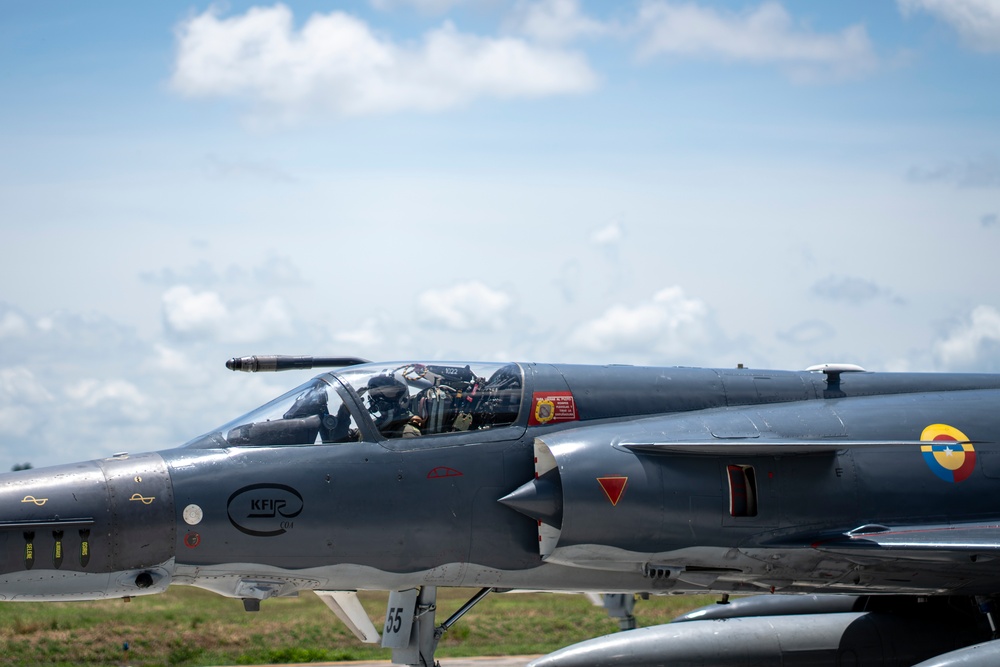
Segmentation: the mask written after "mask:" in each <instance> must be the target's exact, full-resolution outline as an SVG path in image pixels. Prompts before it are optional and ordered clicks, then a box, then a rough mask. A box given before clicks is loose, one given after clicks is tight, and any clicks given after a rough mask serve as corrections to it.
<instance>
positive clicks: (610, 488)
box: [597, 476, 628, 505]
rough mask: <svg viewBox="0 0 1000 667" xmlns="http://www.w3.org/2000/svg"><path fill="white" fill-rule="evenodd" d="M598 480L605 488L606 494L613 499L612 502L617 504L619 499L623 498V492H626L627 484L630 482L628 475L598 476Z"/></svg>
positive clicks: (609, 498)
mask: <svg viewBox="0 0 1000 667" xmlns="http://www.w3.org/2000/svg"><path fill="white" fill-rule="evenodd" d="M597 482H598V483H599V484H600V485H601V488H602V489H604V494H605V495H606V496H607V497H608V500H610V501H611V504H612V505H617V504H618V501H619V500H621V499H622V494H623V493H625V485H626V484H628V477H621V476H614V477H598V478H597Z"/></svg>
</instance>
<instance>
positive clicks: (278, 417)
mask: <svg viewBox="0 0 1000 667" xmlns="http://www.w3.org/2000/svg"><path fill="white" fill-rule="evenodd" d="M523 386H524V382H523V374H522V371H521V368H520V366H518V365H517V364H487V363H446V362H435V363H389V364H364V365H361V366H352V367H350V368H346V369H344V370H341V371H337V372H335V373H328V374H325V375H321V376H318V377H316V378H313V379H312V380H310V381H309V382H307V383H305V384H303V385H302V386H300V387H297V388H295V389H293V390H292V391H290V392H288V393H286V394H284V395H282V396H279V397H278V398H276V399H274V400H273V401H271V402H269V403H267V404H265V405H263V406H261V407H260V408H257V409H256V410H254V411H252V412H250V413H248V414H246V415H244V416H242V417H239V418H237V419H234V420H232V421H230V422H228V423H226V424H224V425H222V426H221V427H219V428H218V429H216V430H214V431H212V432H210V433H207V434H205V435H203V436H201V437H200V438H196V439H195V440H192V441H191V442H190V443H188V444H187V445H186V446H187V447H196V448H212V447H238V446H271V445H312V444H324V443H325V444H334V443H344V442H352V441H358V440H364V439H366V437H369V435H370V437H374V438H386V439H392V438H411V437H420V436H429V435H441V434H446V433H456V432H465V431H477V430H485V429H491V428H496V427H499V426H507V425H509V424H513V423H514V422H515V421H517V418H518V414H519V410H520V406H521V398H522V396H521V394H522V391H523ZM368 424H370V425H371V426H372V427H373V429H372V428H368V426H367V425H368Z"/></svg>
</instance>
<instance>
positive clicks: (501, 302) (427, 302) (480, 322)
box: [417, 281, 511, 331]
mask: <svg viewBox="0 0 1000 667" xmlns="http://www.w3.org/2000/svg"><path fill="white" fill-rule="evenodd" d="M510 304H511V298H510V296H508V295H507V294H506V293H504V292H501V291H498V290H494V289H491V288H489V287H487V286H486V285H484V284H483V283H481V282H478V281H473V282H469V283H463V284H460V285H455V286H454V287H449V288H447V289H441V290H428V291H426V292H424V293H422V294H421V295H420V296H419V297H417V306H418V308H419V312H418V317H419V319H420V320H421V321H423V322H424V323H426V324H429V325H431V326H437V327H443V328H445V329H454V330H457V331H467V330H471V329H496V328H499V327H500V325H501V324H502V322H503V315H504V313H506V311H507V309H508V308H509V307H510Z"/></svg>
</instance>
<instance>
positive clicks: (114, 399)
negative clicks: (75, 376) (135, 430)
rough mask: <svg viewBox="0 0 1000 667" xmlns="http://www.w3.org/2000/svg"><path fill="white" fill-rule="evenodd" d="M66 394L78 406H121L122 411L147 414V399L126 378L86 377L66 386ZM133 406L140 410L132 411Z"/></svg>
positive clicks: (91, 407) (88, 407)
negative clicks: (103, 378) (97, 378)
mask: <svg viewBox="0 0 1000 667" xmlns="http://www.w3.org/2000/svg"><path fill="white" fill-rule="evenodd" d="M66 394H67V396H69V397H70V398H71V399H73V400H74V401H76V402H77V404H78V406H79V407H82V408H86V409H88V410H89V409H93V408H97V407H99V406H101V405H102V404H112V405H118V406H121V408H122V410H123V412H126V413H128V414H132V415H134V416H137V417H138V416H148V414H147V413H146V407H147V405H148V403H149V402H148V400H147V399H146V397H145V396H143V395H142V392H140V391H139V389H138V387H136V386H135V385H134V384H132V383H131V382H129V381H127V380H95V379H93V378H86V379H83V380H79V381H77V382H75V383H73V384H70V385H68V386H67V387H66ZM130 408H134V409H138V411H141V412H142V414H141V415H139V414H137V412H132V411H130V410H129V409H130Z"/></svg>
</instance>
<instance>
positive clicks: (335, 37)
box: [172, 4, 597, 120]
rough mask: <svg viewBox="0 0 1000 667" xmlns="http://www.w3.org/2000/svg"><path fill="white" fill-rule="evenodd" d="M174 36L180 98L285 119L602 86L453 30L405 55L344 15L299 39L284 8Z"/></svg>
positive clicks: (318, 19) (575, 64)
mask: <svg viewBox="0 0 1000 667" xmlns="http://www.w3.org/2000/svg"><path fill="white" fill-rule="evenodd" d="M177 35H178V36H177V40H178V53H177V60H176V66H175V71H174V75H173V80H172V84H173V87H174V89H175V90H177V91H178V92H180V93H181V94H184V95H188V96H191V97H242V98H248V99H250V100H252V101H254V102H256V103H258V105H259V106H261V107H263V108H264V109H265V110H269V111H272V112H277V113H278V114H279V115H281V116H282V117H283V118H284V119H285V120H293V119H295V118H298V117H301V116H303V115H309V114H313V113H323V112H333V113H337V114H343V115H364V114H378V113H392V112H398V111H413V110H416V111H440V110H444V109H450V108H454V107H458V106H462V105H464V104H467V103H469V102H471V101H473V100H475V99H478V98H481V97H495V98H515V97H542V96H548V95H557V94H566V93H581V92H586V91H589V90H591V89H592V88H594V87H595V85H596V83H597V80H596V76H595V75H594V73H593V72H592V71H591V69H590V67H589V66H588V64H587V62H586V60H585V59H584V57H583V56H582V55H580V54H577V53H573V52H569V51H563V50H558V49H552V48H545V47H540V46H534V45H531V44H529V43H528V42H526V41H524V40H521V39H517V38H493V37H479V36H475V35H470V34H465V33H461V32H459V31H458V30H457V29H456V28H455V27H454V26H453V25H452V24H451V23H448V22H446V23H444V24H443V25H442V26H441V27H440V28H437V29H435V30H432V31H430V32H428V33H426V34H425V35H424V36H423V39H422V40H421V42H420V43H419V44H416V45H409V44H408V45H405V46H401V45H398V44H396V43H394V42H393V41H392V40H390V39H389V38H387V37H385V36H383V35H377V34H375V32H373V31H372V29H371V28H370V27H369V26H368V25H367V24H366V23H365V22H363V21H361V20H360V19H357V18H355V17H353V16H350V15H348V14H345V13H342V12H332V13H330V14H314V15H312V16H311V17H309V19H308V20H306V22H305V24H304V25H303V26H302V28H301V29H300V30H295V29H294V27H293V21H292V12H291V11H290V10H289V9H288V7H286V6H284V5H280V4H279V5H276V6H274V7H271V8H251V9H250V10H248V11H247V12H246V13H245V14H243V15H241V16H234V17H231V18H221V17H220V16H219V15H218V11H217V10H215V9H209V10H208V11H206V12H205V13H203V14H199V15H198V16H195V17H194V18H192V19H190V20H188V21H186V22H184V23H183V24H182V25H181V26H180V27H179V28H178V30H177Z"/></svg>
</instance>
